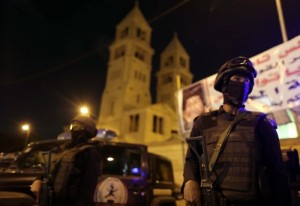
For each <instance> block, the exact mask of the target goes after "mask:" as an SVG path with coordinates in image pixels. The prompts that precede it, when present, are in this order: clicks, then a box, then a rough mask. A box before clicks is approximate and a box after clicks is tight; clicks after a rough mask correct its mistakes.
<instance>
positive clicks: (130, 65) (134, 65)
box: [98, 3, 154, 134]
mask: <svg viewBox="0 0 300 206" xmlns="http://www.w3.org/2000/svg"><path fill="white" fill-rule="evenodd" d="M151 31H152V29H151V27H150V26H149V24H148V22H147V21H146V20H145V18H144V16H143V14H142V13H141V11H140V9H139V6H138V3H136V4H135V7H134V8H133V9H132V10H131V11H130V12H129V13H128V14H127V16H126V17H125V18H124V19H123V20H122V21H121V22H120V23H119V24H118V25H117V27H116V38H115V41H114V42H113V43H112V44H111V45H110V47H109V62H108V71H107V77H106V85H105V89H104V92H103V94H102V99H101V106H100V115H99V121H98V123H99V127H101V128H106V129H111V130H114V131H116V132H117V133H119V134H120V133H122V121H123V120H122V118H124V117H123V115H124V113H125V112H126V111H130V110H133V109H139V108H144V107H146V106H148V105H150V104H151V95H150V78H151V67H152V56H153V53H154V51H153V49H152V48H151V46H150V40H151Z"/></svg>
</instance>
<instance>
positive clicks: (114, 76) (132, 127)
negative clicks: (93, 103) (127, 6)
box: [98, 4, 193, 184]
mask: <svg viewBox="0 0 300 206" xmlns="http://www.w3.org/2000/svg"><path fill="white" fill-rule="evenodd" d="M151 32H152V28H151V27H150V25H149V24H148V22H147V21H146V19H145V18H144V16H143V14H142V12H141V10H140V9H139V6H138V4H136V5H135V6H134V8H133V9H132V10H131V11H130V12H129V13H128V14H127V16H126V17H125V18H124V19H123V20H122V21H121V22H120V23H119V24H118V25H117V26H116V35H115V40H114V42H113V43H112V44H111V45H110V47H109V62H108V68H107V77H106V85H105V89H104V91H103V93H102V97H101V103H100V114H99V119H98V127H99V128H100V127H101V128H105V129H110V130H113V131H115V132H116V133H117V134H118V137H119V139H120V141H125V142H130V143H139V144H146V145H148V148H149V150H150V151H151V152H154V153H158V154H161V155H164V156H167V157H169V158H170V159H172V162H173V167H174V170H175V179H176V182H178V184H181V183H182V171H183V161H184V160H183V157H184V154H185V143H184V141H183V140H182V137H181V134H180V133H181V132H180V127H179V121H178V115H177V106H176V91H177V90H179V89H180V88H182V87H184V86H186V85H189V84H191V83H192V78H193V75H192V74H191V72H190V69H189V61H190V59H189V58H190V57H189V55H188V53H187V52H186V50H185V49H184V47H183V46H182V44H181V42H180V40H179V38H178V36H177V34H174V37H173V39H172V40H171V41H170V43H169V44H168V46H167V47H166V48H165V49H164V51H163V52H162V53H161V54H160V66H159V70H158V72H157V73H156V78H157V79H156V80H157V85H156V100H157V101H156V102H155V103H153V102H152V97H151V93H150V89H151V88H150V87H151V84H150V82H151V78H154V77H151V71H152V57H153V55H154V52H155V51H154V49H153V48H151V45H150V44H151V41H150V40H151Z"/></svg>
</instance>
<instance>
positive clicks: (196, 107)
mask: <svg viewBox="0 0 300 206" xmlns="http://www.w3.org/2000/svg"><path fill="white" fill-rule="evenodd" d="M202 113H204V104H203V102H202V100H201V98H200V96H199V95H194V96H191V97H189V98H187V99H186V100H185V108H184V110H183V118H184V120H185V122H186V124H187V125H186V126H185V127H186V129H190V127H191V126H192V124H193V120H194V119H195V117H197V116H199V115H200V114H202Z"/></svg>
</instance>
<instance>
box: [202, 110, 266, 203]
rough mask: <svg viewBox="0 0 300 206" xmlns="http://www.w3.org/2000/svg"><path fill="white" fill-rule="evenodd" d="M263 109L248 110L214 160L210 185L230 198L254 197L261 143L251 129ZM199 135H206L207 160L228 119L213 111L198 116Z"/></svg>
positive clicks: (234, 200)
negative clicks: (200, 132) (200, 133)
mask: <svg viewBox="0 0 300 206" xmlns="http://www.w3.org/2000/svg"><path fill="white" fill-rule="evenodd" d="M264 117H265V115H264V114H263V113H256V112H249V113H247V114H246V116H245V117H244V118H243V119H242V120H241V121H240V122H239V123H238V124H237V126H236V127H235V128H233V129H232V131H231V133H230V135H229V137H228V139H227V141H226V142H224V144H225V147H224V150H223V151H222V152H221V154H220V156H219V159H218V161H217V162H216V164H215V170H214V172H213V175H212V177H213V178H212V179H214V187H215V188H216V189H217V190H220V191H221V192H222V194H223V195H224V197H225V198H226V199H228V200H230V201H232V202H244V201H249V200H253V199H256V198H257V195H258V188H259V178H258V177H259V173H260V165H261V162H260V161H261V160H260V156H261V155H260V152H261V145H260V142H259V140H258V139H257V137H256V134H255V129H256V125H257V122H258V120H259V119H261V118H264ZM201 122H202V125H203V135H204V137H205V138H206V146H207V153H208V161H210V159H211V157H212V155H213V152H214V148H215V147H216V144H217V142H218V140H219V138H220V135H221V134H222V132H223V131H224V130H225V129H226V128H227V127H228V126H229V125H230V124H231V122H232V121H228V120H224V119H222V118H220V117H218V115H217V112H211V113H210V115H205V116H202V117H201Z"/></svg>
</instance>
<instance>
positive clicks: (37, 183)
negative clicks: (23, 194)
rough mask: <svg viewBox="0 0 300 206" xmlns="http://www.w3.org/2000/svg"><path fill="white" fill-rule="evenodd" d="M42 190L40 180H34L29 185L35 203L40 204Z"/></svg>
mask: <svg viewBox="0 0 300 206" xmlns="http://www.w3.org/2000/svg"><path fill="white" fill-rule="evenodd" d="M41 189H42V180H39V179H37V180H34V182H33V183H32V184H31V185H30V190H31V192H33V193H34V194H35V196H36V203H39V202H40V194H41Z"/></svg>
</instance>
